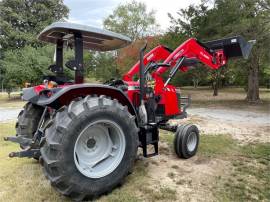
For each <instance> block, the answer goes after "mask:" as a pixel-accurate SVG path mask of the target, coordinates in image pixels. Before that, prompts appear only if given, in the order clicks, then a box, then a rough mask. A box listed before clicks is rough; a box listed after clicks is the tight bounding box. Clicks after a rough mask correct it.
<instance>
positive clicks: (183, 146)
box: [174, 124, 200, 159]
mask: <svg viewBox="0 0 270 202" xmlns="http://www.w3.org/2000/svg"><path fill="white" fill-rule="evenodd" d="M199 139H200V136H199V130H198V128H197V126H195V125H191V124H187V125H181V126H179V127H178V128H177V131H176V133H175V137H174V150H175V153H176V154H177V156H178V157H179V158H184V159H188V158H191V157H192V156H194V155H195V154H196V152H197V149H198V145H199Z"/></svg>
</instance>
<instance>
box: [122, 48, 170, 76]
mask: <svg viewBox="0 0 270 202" xmlns="http://www.w3.org/2000/svg"><path fill="white" fill-rule="evenodd" d="M171 53H172V50H170V49H169V48H167V47H165V46H162V45H159V46H157V47H155V48H154V49H152V50H151V51H149V52H148V53H147V54H146V55H145V56H144V58H143V63H144V65H148V64H149V63H150V62H158V61H161V60H162V61H163V60H165V59H166V58H168V56H169V55H170V54H171ZM139 70H140V61H138V62H137V63H136V64H135V65H134V66H133V67H132V68H131V69H130V70H129V71H128V72H127V73H126V74H125V75H124V76H123V80H124V81H132V79H133V76H135V75H136V74H138V73H139Z"/></svg>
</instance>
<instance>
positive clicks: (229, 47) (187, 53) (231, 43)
mask: <svg viewBox="0 0 270 202" xmlns="http://www.w3.org/2000/svg"><path fill="white" fill-rule="evenodd" d="M252 46H253V44H252V43H250V42H246V41H245V40H244V39H243V37H241V36H236V37H230V38H226V39H219V40H214V41H209V42H206V43H201V42H199V41H197V40H196V39H194V38H191V39H188V40H187V41H185V42H184V43H182V44H181V45H180V46H179V47H178V48H176V49H175V50H174V51H173V52H172V53H171V54H170V55H169V56H168V57H167V58H166V59H165V61H164V63H165V64H170V68H172V67H174V66H175V65H176V63H177V61H178V60H179V59H180V58H183V57H185V60H186V62H185V61H183V65H182V66H181V67H180V68H179V69H180V70H182V71H187V67H188V66H189V64H188V63H189V62H190V61H191V62H192V61H198V62H201V63H203V64H205V65H206V66H208V67H210V68H211V69H218V68H220V67H222V66H224V65H225V64H226V63H227V60H228V59H230V58H235V57H244V58H248V56H249V54H250V51H251V49H252ZM167 69H168V66H161V67H159V68H158V69H157V70H156V71H155V72H154V73H153V75H161V74H163V73H164V72H165V71H166V70H167Z"/></svg>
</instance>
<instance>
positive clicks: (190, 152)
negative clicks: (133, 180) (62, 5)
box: [5, 22, 252, 200]
mask: <svg viewBox="0 0 270 202" xmlns="http://www.w3.org/2000/svg"><path fill="white" fill-rule="evenodd" d="M38 38H39V39H40V40H41V41H44V42H50V43H54V44H56V63H55V64H53V65H51V66H50V67H49V68H50V69H51V70H52V71H53V72H54V73H55V76H48V77H46V78H45V80H44V84H42V85H39V86H35V87H30V88H25V89H24V90H23V95H22V98H23V100H25V101H27V104H26V105H25V107H24V109H23V110H22V111H21V112H20V114H19V115H18V121H17V123H16V131H17V135H16V136H14V137H6V138H5V140H8V141H13V142H17V143H19V144H20V146H21V148H22V149H23V150H22V151H20V152H12V153H10V154H9V156H10V157H30V158H35V159H38V160H39V161H40V163H41V164H42V166H43V167H44V169H43V170H44V173H45V175H46V177H47V178H48V179H49V180H50V182H51V185H52V186H53V187H54V188H55V189H56V190H57V191H58V192H60V193H62V194H63V195H65V196H69V197H71V198H72V199H74V200H83V199H85V198H95V197H98V196H99V195H101V194H104V193H108V192H110V191H111V190H112V189H113V188H115V187H116V186H118V185H119V184H120V183H121V182H122V181H123V179H124V178H125V177H126V176H127V175H128V174H129V173H130V172H131V170H132V167H133V164H134V160H135V158H136V156H137V150H138V148H139V147H141V148H142V150H143V155H144V156H145V157H151V156H154V155H157V154H158V142H159V128H162V129H164V130H169V131H173V132H175V141H174V149H175V152H176V154H177V155H178V156H179V157H181V158H185V159H187V158H190V157H192V156H194V155H195V154H196V151H197V148H198V144H199V131H198V129H197V127H196V126H195V125H191V124H187V125H181V126H170V125H169V124H167V122H168V120H170V119H182V118H185V117H186V116H187V114H186V108H187V107H188V105H189V102H190V99H189V98H188V97H182V95H181V94H180V93H179V92H178V91H177V89H176V87H175V86H173V85H171V84H170V80H171V79H172V78H173V77H174V76H175V74H176V73H177V72H178V70H181V71H187V70H188V69H189V68H190V67H191V66H194V65H196V64H197V63H199V62H201V63H203V64H206V65H207V66H208V67H210V68H212V69H218V68H220V67H221V66H223V65H225V64H226V63H227V60H228V59H230V58H234V57H242V56H243V57H244V58H247V57H248V55H249V53H250V50H251V48H252V45H251V44H250V43H248V42H245V41H244V39H243V38H242V37H240V36H237V37H230V38H227V39H220V40H215V41H210V42H206V43H201V42H199V41H198V40H196V39H194V38H191V39H189V40H187V41H185V42H184V43H183V44H181V45H180V46H179V47H178V48H176V49H175V50H174V51H172V50H170V49H169V48H166V47H164V46H158V47H156V48H154V49H153V50H151V51H150V52H148V53H147V54H146V55H145V56H144V50H145V47H144V48H142V49H141V51H140V61H139V62H137V64H135V65H134V67H132V69H131V70H130V71H129V72H128V73H127V74H125V75H124V77H123V80H111V81H109V82H106V83H105V84H86V83H83V80H84V68H83V50H84V49H88V50H89V49H90V50H96V51H109V50H115V49H119V48H122V47H124V46H127V45H128V44H130V43H131V40H130V39H129V38H128V37H125V36H123V35H120V34H116V33H113V32H110V31H106V30H100V29H96V28H93V27H89V26H82V25H77V24H72V23H67V22H57V23H53V24H52V25H50V26H48V27H47V28H45V29H44V30H43V31H42V32H41V34H40V35H39V37H38ZM66 46H67V47H72V48H73V49H74V53H75V58H74V60H70V61H68V62H67V63H66V64H65V65H66V67H67V68H69V69H71V70H73V71H74V72H75V73H74V74H75V79H74V81H69V80H68V79H67V78H66V77H65V75H64V73H63V47H66ZM104 68H106V67H104ZM166 71H170V72H169V76H168V78H167V79H165V80H163V77H162V75H163V73H164V72H166ZM136 74H137V75H138V76H139V80H138V81H134V80H133V78H134V76H135V75H136ZM149 146H152V147H153V149H152V150H151V151H152V152H151V153H149V150H148V149H149Z"/></svg>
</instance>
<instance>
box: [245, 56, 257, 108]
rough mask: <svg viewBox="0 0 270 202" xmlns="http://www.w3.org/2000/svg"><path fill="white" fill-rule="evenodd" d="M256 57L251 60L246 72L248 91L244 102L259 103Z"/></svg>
mask: <svg viewBox="0 0 270 202" xmlns="http://www.w3.org/2000/svg"><path fill="white" fill-rule="evenodd" d="M258 59H259V58H258V57H256V56H254V57H252V58H251V63H250V66H249V72H248V89H247V97H246V100H247V101H248V102H253V103H257V102H260V96H259V61H258Z"/></svg>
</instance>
